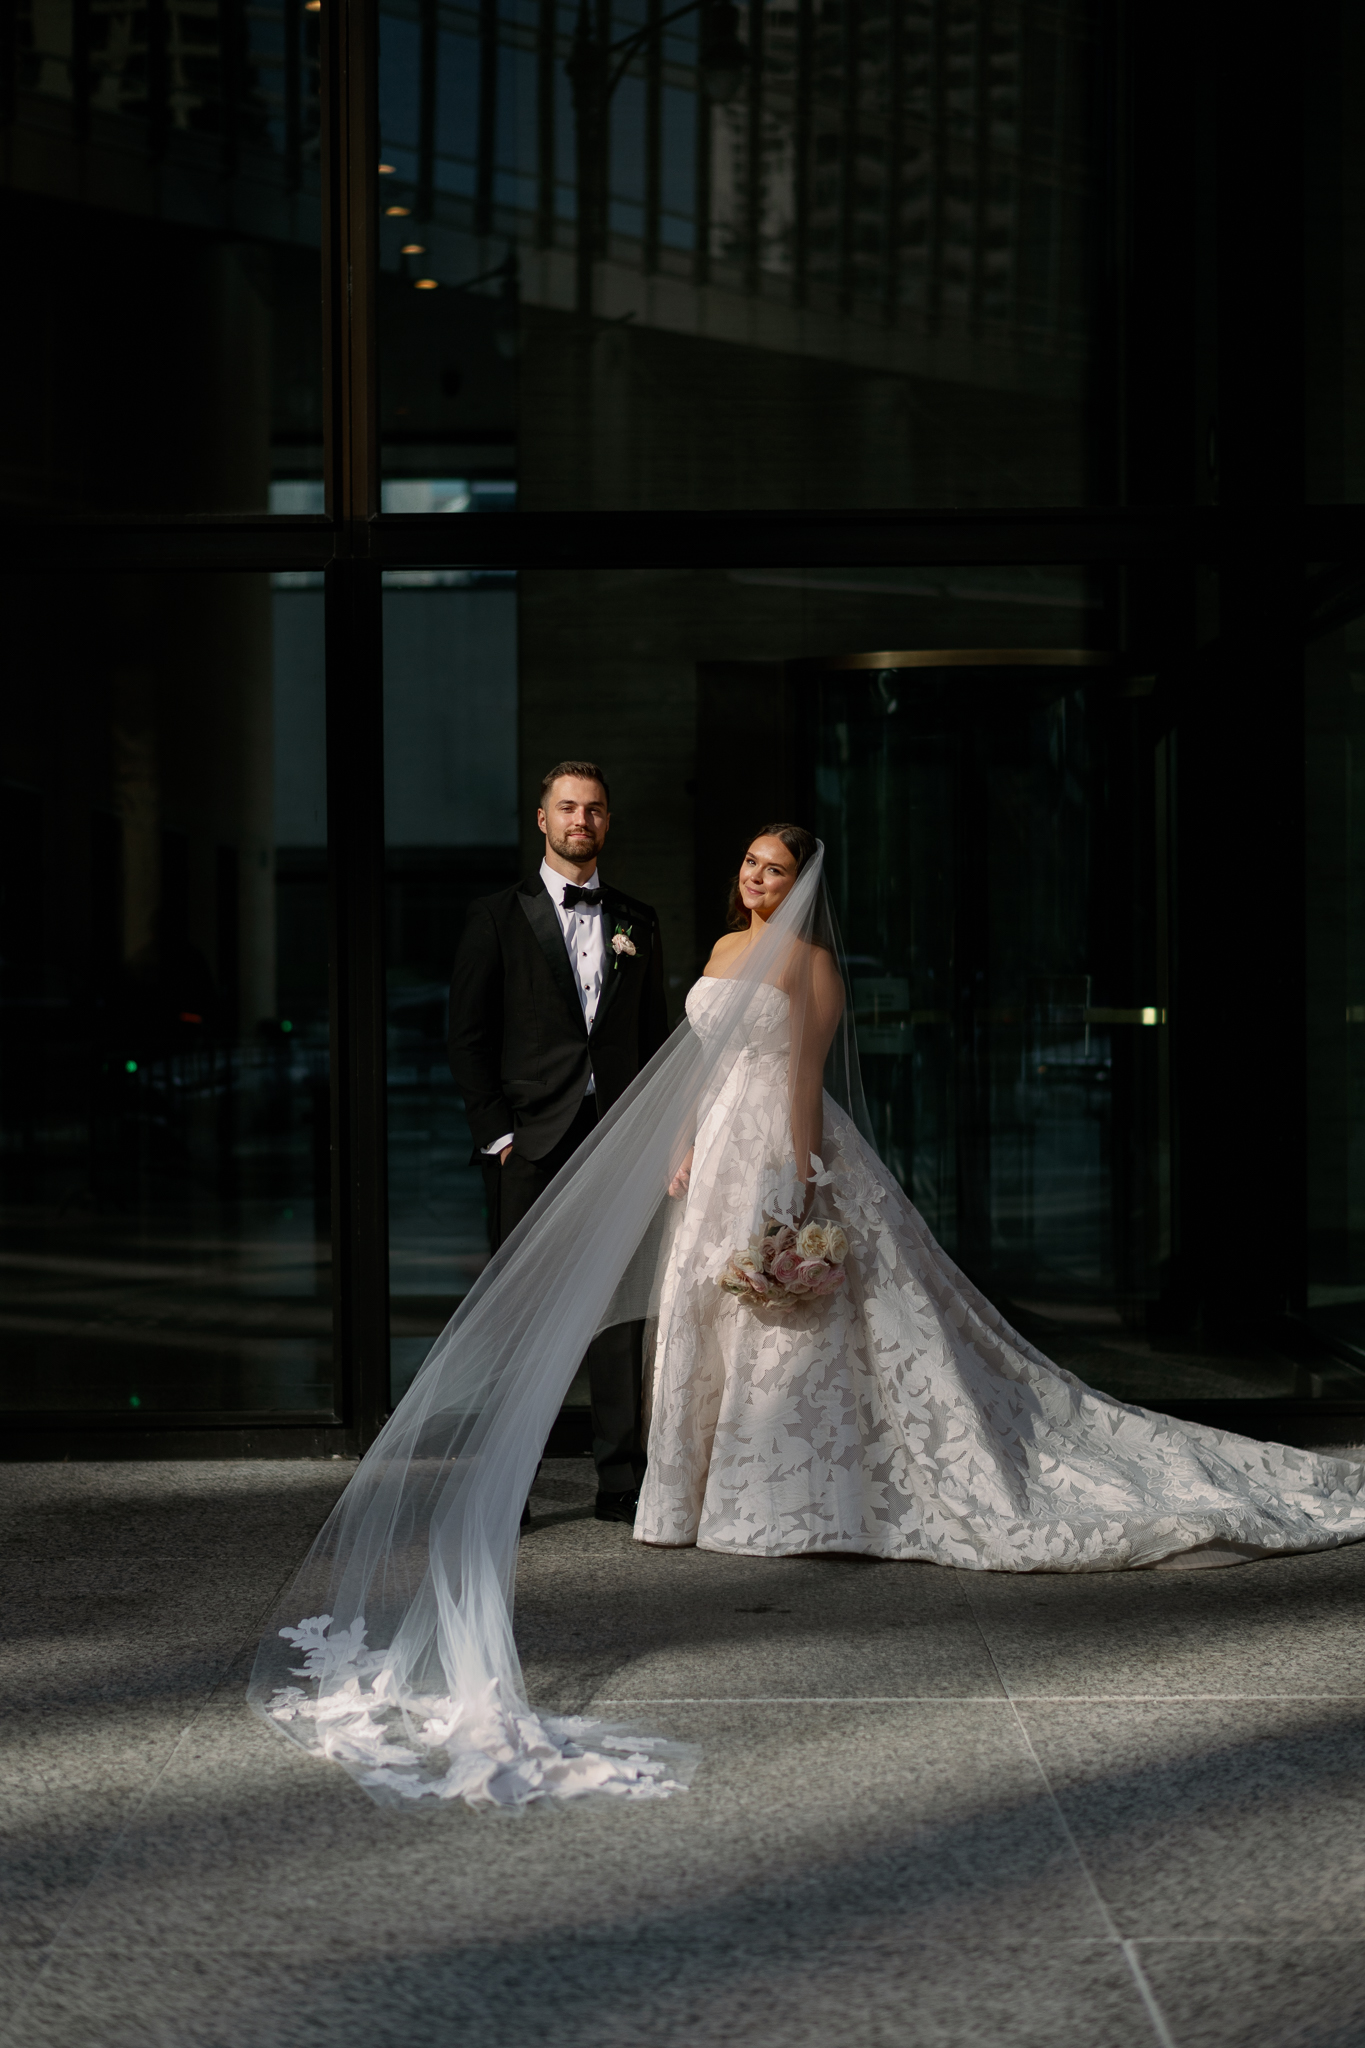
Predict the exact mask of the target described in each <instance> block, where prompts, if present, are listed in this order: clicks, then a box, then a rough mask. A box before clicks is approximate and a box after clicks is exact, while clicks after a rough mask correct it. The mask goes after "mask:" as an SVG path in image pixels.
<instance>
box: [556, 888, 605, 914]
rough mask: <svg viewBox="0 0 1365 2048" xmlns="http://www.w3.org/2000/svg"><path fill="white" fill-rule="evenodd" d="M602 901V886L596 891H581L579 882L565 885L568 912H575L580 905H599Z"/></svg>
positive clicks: (565, 900) (565, 901)
mask: <svg viewBox="0 0 1365 2048" xmlns="http://www.w3.org/2000/svg"><path fill="white" fill-rule="evenodd" d="M601 900H602V890H601V886H600V884H599V886H598V887H597V888H596V889H580V888H579V886H578V884H577V882H566V883H565V885H564V908H565V909H566V910H573V909H574V908H576V906H577V905H578V904H580V903H592V904H597V903H600V902H601Z"/></svg>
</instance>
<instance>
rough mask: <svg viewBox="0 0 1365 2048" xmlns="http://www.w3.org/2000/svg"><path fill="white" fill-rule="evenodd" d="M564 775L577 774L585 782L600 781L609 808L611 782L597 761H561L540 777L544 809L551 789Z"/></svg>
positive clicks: (542, 807)
mask: <svg viewBox="0 0 1365 2048" xmlns="http://www.w3.org/2000/svg"><path fill="white" fill-rule="evenodd" d="M562 775H577V776H578V777H579V778H580V779H581V780H582V781H584V782H600V783H601V785H602V794H603V796H604V797H605V798H606V800H607V805H608V808H610V805H611V784H610V783H609V782H608V781H607V778H606V776H605V775H604V774H603V773H602V770H601V769H600V768H599V767H598V765H597V763H596V761H561V762H559V764H558V765H557V766H556V767H554V768H551V769H549V770H547V772H546V773H545V774H544V775H542V776H541V778H540V807H541V809H542V810H544V808H545V799H546V798H547V797H548V796H549V794H550V791H551V790H552V789H553V788H554V786H555V784H556V783H557V782H558V781H559V779H560V777H561V776H562Z"/></svg>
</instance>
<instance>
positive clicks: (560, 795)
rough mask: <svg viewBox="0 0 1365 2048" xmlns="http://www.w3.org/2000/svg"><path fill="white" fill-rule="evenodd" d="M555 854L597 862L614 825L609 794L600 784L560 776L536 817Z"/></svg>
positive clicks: (579, 777) (575, 777) (576, 859)
mask: <svg viewBox="0 0 1365 2048" xmlns="http://www.w3.org/2000/svg"><path fill="white" fill-rule="evenodd" d="M536 822H537V824H538V825H539V826H540V829H541V831H542V832H543V833H544V834H545V838H546V842H547V843H548V845H549V847H550V850H551V852H552V853H557V854H558V855H559V857H560V859H561V860H572V861H588V860H595V859H596V858H597V856H598V854H599V853H600V852H601V850H602V842H603V841H604V840H605V838H606V836H607V828H608V826H609V825H610V824H611V812H610V811H609V810H608V809H607V793H606V791H605V790H604V789H603V787H602V785H601V783H600V782H588V781H586V780H584V778H583V777H581V776H578V775H561V776H560V778H559V780H558V782H552V783H551V784H550V793H549V795H548V796H547V798H546V799H545V803H544V805H543V807H542V808H541V809H540V810H539V811H538V812H537V814H536Z"/></svg>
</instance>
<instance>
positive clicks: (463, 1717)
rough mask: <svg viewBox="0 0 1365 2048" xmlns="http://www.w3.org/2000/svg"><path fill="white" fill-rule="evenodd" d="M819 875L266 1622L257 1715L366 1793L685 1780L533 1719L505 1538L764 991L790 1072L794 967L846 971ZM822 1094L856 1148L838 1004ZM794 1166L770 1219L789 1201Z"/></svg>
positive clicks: (798, 1013) (409, 1413)
mask: <svg viewBox="0 0 1365 2048" xmlns="http://www.w3.org/2000/svg"><path fill="white" fill-rule="evenodd" d="M823 865H824V850H823V848H820V849H819V850H818V851H817V852H816V853H815V854H814V855H813V856H812V857H811V858H810V859H809V860H808V861H807V862H806V864H805V866H804V867H803V868H802V870H801V872H800V874H799V875H798V877H797V879H796V882H795V884H794V886H793V887H792V889H791V891H790V893H789V894H788V896H787V897H786V899H785V900H784V901H783V903H782V904H781V905H780V906H779V908H778V910H777V911H776V913H775V914H774V915H773V916H772V917H771V918H770V919H769V920H768V923H767V925H766V926H765V927H764V929H763V931H762V933H761V934H759V935H757V936H755V937H754V938H753V939H752V942H751V943H750V945H749V946H748V947H747V948H746V949H745V950H744V951H743V953H742V955H741V957H740V960H739V963H738V965H737V967H736V969H735V971H734V973H733V975H732V976H731V977H729V978H728V979H727V980H726V982H725V984H724V987H725V995H724V997H723V998H722V999H720V1000H718V1001H714V1002H713V1010H714V1012H715V1013H716V1014H714V1015H713V1016H712V1018H711V1019H710V1020H709V1028H708V1032H707V1036H706V1038H705V1040H703V1039H702V1038H700V1037H699V1036H698V1035H697V1034H696V1033H695V1032H694V1031H693V1030H692V1028H691V1026H690V1025H689V1024H687V1023H686V1022H684V1023H683V1024H681V1025H679V1027H678V1029H677V1030H676V1031H675V1032H674V1033H673V1035H672V1037H671V1038H670V1039H669V1040H668V1042H667V1043H666V1044H665V1045H664V1046H663V1047H662V1048H661V1050H660V1051H659V1052H658V1053H657V1054H656V1055H655V1057H654V1059H653V1060H652V1061H651V1062H650V1064H649V1066H648V1067H647V1068H646V1069H645V1070H644V1072H643V1073H641V1074H640V1075H639V1077H638V1078H637V1079H636V1081H635V1082H634V1083H633V1084H632V1086H631V1087H630V1088H629V1089H628V1091H627V1092H626V1094H625V1095H624V1096H623V1097H622V1098H621V1099H620V1100H619V1101H618V1102H617V1103H616V1104H615V1105H614V1106H613V1107H612V1109H611V1111H610V1112H609V1113H608V1115H607V1116H606V1117H604V1118H603V1120H602V1122H601V1123H600V1124H599V1125H598V1127H597V1129H596V1130H595V1131H594V1133H593V1134H592V1136H591V1137H590V1138H589V1139H588V1140H587V1142H586V1143H585V1144H584V1145H583V1146H582V1147H581V1148H580V1149H579V1151H578V1152H577V1153H576V1154H575V1155H574V1157H573V1159H571V1160H570V1162H569V1164H568V1165H567V1166H566V1167H565V1168H564V1171H563V1172H562V1173H561V1174H560V1175H559V1176H558V1178H557V1179H556V1180H555V1181H554V1182H553V1183H552V1185H551V1186H550V1187H549V1188H548V1189H547V1191H546V1193H545V1194H544V1195H543V1196H542V1198H541V1199H540V1201H539V1202H538V1203H537V1204H536V1206H535V1208H534V1209H533V1210H532V1211H531V1212H530V1214H529V1215H528V1216H527V1217H526V1218H525V1220H524V1221H523V1222H522V1223H521V1224H520V1225H519V1227H518V1228H517V1229H516V1230H515V1231H514V1232H513V1234H512V1235H511V1237H509V1239H508V1240H507V1242H506V1244H504V1245H503V1247H502V1249H501V1250H500V1251H499V1252H498V1254H497V1256H496V1257H495V1258H494V1259H493V1260H492V1261H491V1263H490V1264H489V1265H488V1267H487V1268H486V1269H485V1271H484V1272H483V1273H482V1275H481V1276H480V1278H479V1280H478V1282H477V1284H476V1285H475V1286H474V1287H473V1289H472V1290H471V1291H470V1293H469V1294H468V1295H467V1296H466V1298H465V1300H464V1301H463V1303H462V1304H461V1306H460V1309H459V1311H458V1313H457V1314H456V1315H455V1316H454V1317H453V1318H452V1320H451V1322H450V1323H449V1324H448V1326H447V1327H446V1329H445V1330H444V1331H443V1332H442V1334H441V1336H440V1337H439V1338H438V1339H437V1341H436V1343H435V1345H434V1346H433V1347H432V1351H431V1354H430V1356H429V1357H428V1358H427V1360H426V1363H425V1364H424V1365H423V1367H422V1369H421V1371H420V1372H419V1373H418V1375H417V1378H416V1379H415V1380H414V1382H413V1384H412V1386H411V1387H410V1388H409V1390H408V1392H407V1394H406V1395H405V1396H404V1398H403V1400H402V1401H401V1403H400V1404H399V1406H398V1407H397V1408H396V1409H395V1411H394V1413H393V1414H392V1415H391V1416H390V1418H389V1420H388V1422H387V1423H386V1424H385V1426H384V1428H383V1430H382V1431H381V1433H380V1435H379V1437H378V1438H377V1439H376V1441H375V1442H374V1444H373V1445H372V1446H371V1448H370V1450H369V1451H368V1452H367V1453H366V1455H365V1457H364V1459H363V1461H362V1462H361V1464H360V1466H359V1468H358V1469H357V1471H356V1473H355V1476H354V1477H353V1479H352V1480H351V1482H350V1485H349V1486H348V1487H347V1489H346V1491H345V1493H344V1494H343V1496H342V1498H341V1500H340V1501H339V1502H338V1504H337V1506H336V1508H335V1509H334V1510H333V1512H332V1514H331V1516H330V1517H329V1519H328V1521H327V1523H326V1525H325V1526H324V1528H323V1529H322V1531H321V1533H320V1535H319V1536H318V1538H317V1541H316V1542H315V1543H314V1545H313V1547H312V1549H311V1551H310V1552H309V1554H308V1557H307V1558H306V1560H305V1561H304V1564H303V1566H302V1568H301V1570H300V1571H299V1573H298V1575H297V1577H296V1578H295V1580H294V1582H293V1584H292V1585H291V1586H290V1588H289V1590H288V1592H287V1593H286V1594H285V1595H284V1596H283V1598H282V1599H281V1601H280V1603H279V1605H278V1608H277V1610H276V1612H275V1614H274V1615H273V1617H272V1619H271V1622H270V1625H269V1627H268V1629H267V1631H266V1634H265V1636H264V1638H263V1639H262V1642H261V1645H260V1649H259V1651H258V1653H257V1657H256V1663H255V1668H254V1670H253V1673H252V1678H251V1686H250V1699H251V1702H252V1705H253V1706H254V1707H255V1708H256V1710H257V1711H258V1712H259V1713H261V1714H262V1715H264V1716H266V1717H267V1718H268V1719H269V1720H270V1721H271V1722H272V1724H273V1725H274V1726H275V1727H277V1728H279V1729H280V1730H281V1732H282V1733H284V1734H285V1735H287V1736H289V1737H291V1738H292V1739H293V1740H294V1741H296V1742H298V1743H299V1744H301V1745H302V1746H303V1747H304V1748H307V1749H309V1750H312V1751H314V1752H316V1753H318V1754H320V1755H323V1756H327V1757H329V1758H331V1759H332V1760H334V1761H335V1762H337V1763H339V1764H341V1765H342V1766H343V1767H344V1768H345V1769H346V1770H348V1771H349V1772H350V1773H351V1775H352V1776H353V1777H354V1778H355V1779H356V1780H357V1782H358V1783H360V1784H361V1785H362V1786H363V1787H364V1788H365V1790H366V1791H367V1792H368V1793H369V1794H370V1795H371V1796H372V1797H373V1798H375V1799H377V1800H380V1801H403V1802H406V1801H412V1800H421V1799H431V1798H436V1799H456V1798H463V1799H465V1800H467V1801H469V1803H470V1804H473V1805H489V1806H498V1807H503V1808H512V1809H515V1808H518V1807H521V1806H524V1805H526V1804H527V1803H529V1802H530V1801H533V1800H536V1799H544V1798H560V1799H563V1798H574V1797H580V1796H583V1795H584V1794H588V1793H598V1794H614V1795H616V1796H620V1797H633V1798H641V1797H658V1796H660V1795H663V1794H666V1793H668V1792H670V1791H674V1790H677V1789H679V1788H680V1787H681V1786H682V1785H684V1784H685V1783H686V1780H687V1776H688V1773H689V1771H690V1770H691V1768H692V1766H693V1763H694V1762H695V1757H694V1755H693V1753H692V1752H689V1751H687V1750H685V1749H683V1748H682V1747H681V1746H680V1745H677V1744H675V1743H671V1742H669V1741H667V1740H666V1739H664V1738H663V1737H656V1736H652V1735H650V1734H647V1733H645V1732H643V1731H640V1730H638V1729H633V1728H624V1727H618V1726H613V1725H609V1724H605V1723H602V1722H592V1721H587V1720H583V1719H565V1718H562V1717H560V1718H552V1717H548V1716H542V1715H538V1714H537V1713H536V1712H535V1711H534V1710H533V1708H532V1707H531V1705H530V1704H529V1703H528V1702H527V1700H526V1697H525V1693H524V1688H523V1681H522V1675H521V1668H520V1664H519V1662H518V1658H517V1652H516V1647H515V1644H514V1641H513V1635H512V1597H513V1587H514V1581H515V1575H516V1563H517V1549H518V1523H519V1519H520V1513H521V1507H522V1503H523V1501H524V1500H525V1499H526V1496H527V1492H528V1490H529V1488H530V1485H531V1482H532V1479H533V1477H534V1475H535V1470H536V1464H537V1461H538V1459H539V1458H540V1456H541V1453H542V1450H543V1448H544V1445H545V1441H546V1438H547V1437H548V1435H549V1432H550V1427H551V1424H552V1423H553V1421H554V1419H555V1416H556V1414H557V1413H558V1410H559V1407H560V1403H561V1402H562V1400H563V1398H564V1395H565V1393H566V1392H567V1390H568V1387H569V1384H570V1382H571V1381H572V1379H573V1377H574V1373H575V1371H576V1369H577V1366H578V1362H579V1360H580V1359H581V1358H582V1355H583V1352H584V1350H585V1349H586V1347H587V1344H588V1342H589V1340H590V1338H591V1337H592V1336H593V1334H594V1332H595V1331H596V1330H598V1329H600V1328H603V1327H605V1326H607V1325H609V1324H611V1323H614V1322H620V1321H626V1320H630V1319H632V1318H633V1317H636V1316H644V1315H647V1313H648V1308H649V1302H650V1296H651V1293H652V1291H653V1286H654V1276H655V1273H656V1270H657V1267H658V1264H659V1260H660V1258H661V1256H662V1247H663V1245H664V1243H665V1241H666V1237H667V1233H668V1228H669V1225H670V1223H671V1221H672V1216H671V1214H670V1212H675V1213H676V1211H677V1207H678V1205H677V1203H676V1202H670V1201H669V1200H668V1198H667V1195H666V1190H667V1188H668V1185H669V1182H670V1180H671V1179H672V1177H673V1175H674V1174H675V1172H676V1171H677V1169H678V1167H679V1165H680V1164H681V1163H682V1162H683V1160H684V1159H685V1158H686V1156H687V1152H688V1148H689V1146H690V1145H691V1143H692V1138H693V1135H694V1133H695V1131H696V1128H697V1124H698V1119H699V1115H700V1114H703V1113H704V1111H705V1107H706V1105H707V1104H708V1102H710V1101H711V1100H713V1099H714V1097H715V1095H716V1093H717V1092H718V1090H719V1089H720V1087H721V1086H722V1085H723V1084H724V1081H725V1078H726V1076H727V1075H728V1073H729V1072H730V1070H731V1069H732V1067H733V1066H734V1063H735V1062H736V1061H738V1060H742V1059H744V1058H745V1057H746V1051H747V1048H748V1045H749V1041H750V1039H751V1037H752V1035H753V1023H754V1019H755V1017H756V1015H757V1014H758V1011H759V1009H760V1008H761V1007H762V1006H763V1005H764V1004H765V1003H766V1002H767V1001H768V999H769V996H770V992H771V990H772V989H773V988H774V987H781V988H782V989H783V990H784V991H785V992H786V993H787V995H788V999H789V1001H790V1005H791V1012H792V1042H793V1058H792V1062H791V1065H792V1069H793V1071H795V1069H796V1067H797V1065H798V1058H797V1051H798V1049H799V1047H800V1044H801V1040H802V1033H803V1031H804V1030H805V1029H807V1028H810V1029H814V1028H816V1027H815V1025H814V1024H813V1023H812V1024H809V1025H808V1023H807V1018H806V1014H805V1012H806V1008H807V1005H806V1004H805V1001H804V998H803V991H804V990H805V989H806V988H807V987H809V986H810V983H811V975H810V973H809V972H808V971H807V970H806V969H805V967H804V966H803V963H806V962H808V961H809V960H810V959H811V958H812V957H813V953H812V949H818V951H819V953H820V954H821V955H822V956H824V960H825V962H826V973H825V980H826V983H827V984H828V980H829V977H828V973H827V963H828V961H829V960H831V959H832V960H834V961H835V962H836V963H837V965H838V968H839V972H840V975H841V976H844V977H845V978H846V970H845V963H844V960H843V955H842V953H841V951H840V948H839V944H838V936H837V932H836V928H835V921H834V917H833V912H832V909H831V906H830V902H829V898H828V892H827V891H826V889H825V886H824V881H823V874H822V870H823ZM609 971H611V972H629V971H630V962H629V960H626V961H624V962H621V963H618V966H617V967H616V968H613V969H611V970H609ZM826 1008H828V1003H826ZM819 1028H820V1035H821V1038H822V1039H823V1038H826V1037H827V1036H828V1023H827V1021H825V1022H822V1023H821V1025H820V1027H819ZM825 1085H826V1088H827V1089H828V1092H829V1093H830V1094H831V1095H832V1096H833V1097H834V1098H835V1100H836V1101H838V1102H839V1103H840V1105H841V1107H843V1108H844V1109H845V1110H846V1111H848V1113H849V1114H850V1115H851V1116H852V1117H853V1119H854V1121H855V1123H857V1124H858V1125H859V1126H860V1128H861V1129H862V1130H863V1132H864V1134H865V1135H866V1134H867V1117H866V1111H865V1109H864V1106H863V1097H862V1090H861V1085H860V1081H859V1074H858V1059H857V1048H856V1044H855V1040H854V1029H853V1016H852V1004H851V1002H849V1001H845V1002H844V1004H843V1006H842V1013H841V1015H840V1016H839V1017H838V1019H837V1022H836V1024H835V1029H834V1034H833V1042H832V1044H831V1045H830V1046H829V1048H828V1053H827V1057H826V1062H825ZM792 1164H793V1173H792V1179H791V1182H790V1184H789V1185H788V1186H787V1187H786V1188H785V1189H783V1188H778V1189H774V1190H772V1191H771V1193H770V1195H769V1196H768V1197H766V1198H765V1199H766V1201H767V1205H768V1207H769V1208H770V1211H771V1213H781V1212H783V1211H784V1209H786V1208H787V1207H788V1206H789V1205H791V1206H794V1205H795V1203H796V1201H797V1200H798V1197H799V1193H800V1192H802V1191H799V1190H798V1189H797V1187H796V1177H795V1170H794V1169H795V1162H794V1161H793V1162H792Z"/></svg>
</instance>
